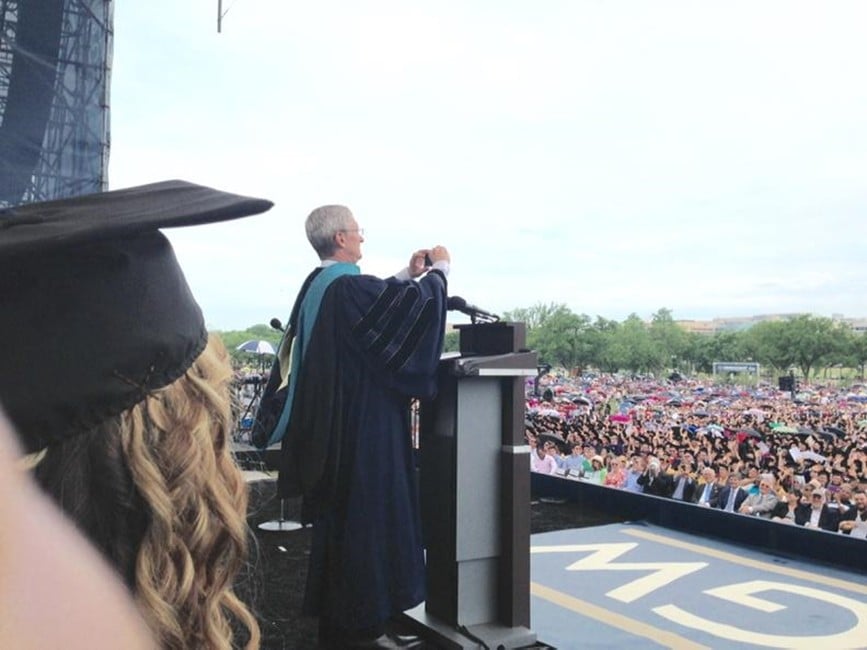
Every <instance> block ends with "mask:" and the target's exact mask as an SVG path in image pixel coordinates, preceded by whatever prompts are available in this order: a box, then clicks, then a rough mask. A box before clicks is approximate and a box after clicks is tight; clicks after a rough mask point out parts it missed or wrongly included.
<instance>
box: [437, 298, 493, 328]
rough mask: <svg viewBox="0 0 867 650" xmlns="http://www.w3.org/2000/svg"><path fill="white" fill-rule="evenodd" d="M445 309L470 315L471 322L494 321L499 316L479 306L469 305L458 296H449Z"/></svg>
mask: <svg viewBox="0 0 867 650" xmlns="http://www.w3.org/2000/svg"><path fill="white" fill-rule="evenodd" d="M446 309H448V310H449V311H459V312H461V313H462V314H466V315H467V316H469V317H470V320H471V321H472V322H473V323H476V322H482V323H496V322H497V321H498V320H500V317H499V316H497V315H496V314H492V313H491V312H489V311H485V310H484V309H481V308H480V307H476V306H475V305H471V304H469V303H468V302H467V301H466V300H464V299H463V298H461V297H460V296H449V299H448V303H447V305H446Z"/></svg>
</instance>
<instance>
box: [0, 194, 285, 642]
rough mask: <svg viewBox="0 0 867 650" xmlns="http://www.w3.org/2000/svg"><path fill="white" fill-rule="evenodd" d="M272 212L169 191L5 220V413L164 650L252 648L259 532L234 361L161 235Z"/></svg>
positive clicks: (90, 199) (49, 490)
mask: <svg viewBox="0 0 867 650" xmlns="http://www.w3.org/2000/svg"><path fill="white" fill-rule="evenodd" d="M270 206H271V204H270V202H267V201H261V200H258V199H250V198H248V197H239V196H235V195H231V194H226V193H223V192H218V191H216V190H211V189H209V188H204V187H201V186H197V185H192V184H189V183H183V182H181V181H170V182H165V183H156V184H153V185H149V186H143V187H138V188H130V189H127V190H119V191H115V192H106V193H101V194H95V195H91V196H83V197H77V198H74V199H68V200H63V201H60V202H58V201H54V202H50V203H49V204H40V203H34V204H29V205H26V206H22V207H19V208H15V210H14V211H13V212H12V213H11V214H10V215H6V216H5V221H4V237H3V239H2V241H0V294H2V295H3V296H4V305H3V309H2V310H0V336H3V337H4V338H7V337H10V336H12V337H14V338H15V339H16V340H18V341H19V343H20V350H22V351H25V352H20V353H19V352H10V353H8V354H5V355H4V372H3V373H2V374H0V403H2V404H3V407H4V408H5V409H6V410H7V412H8V414H9V417H10V419H11V420H12V422H13V424H14V425H15V428H16V430H17V432H18V434H19V437H20V439H21V442H22V446H23V447H24V449H25V451H26V452H29V453H31V454H32V456H31V457H30V464H31V466H33V475H34V477H35V479H36V481H37V482H38V484H39V485H40V486H41V488H42V490H43V491H44V492H45V493H46V494H47V495H49V496H50V497H51V498H52V499H53V500H54V502H55V503H56V504H57V505H58V506H59V507H60V508H61V509H62V510H63V511H64V512H65V513H66V514H67V515H68V516H69V518H70V520H71V521H73V522H74V523H75V525H76V526H77V528H78V529H79V530H80V531H81V532H82V533H83V534H84V535H85V537H87V539H88V540H89V541H90V542H91V543H92V544H93V546H94V547H95V548H96V549H97V550H98V551H99V552H100V553H101V554H102V556H103V557H104V558H105V559H106V560H107V561H108V562H109V564H110V565H111V566H112V567H113V568H114V569H115V571H116V573H117V575H118V576H119V577H120V578H121V580H123V582H124V583H125V584H126V586H127V588H128V589H129V590H130V591H131V592H132V593H133V594H134V596H135V599H136V602H137V604H138V608H139V611H140V612H141V615H142V617H143V618H144V620H145V621H146V623H147V625H148V627H149V628H150V632H151V634H152V636H153V637H154V639H155V640H156V642H157V643H158V645H159V646H160V647H163V648H191V649H192V648H209V649H215V650H219V649H223V648H225V649H228V648H232V647H238V646H239V645H240V646H244V647H246V648H250V649H252V648H257V647H258V646H259V638H260V633H259V627H258V624H257V622H256V619H255V618H254V617H253V615H252V614H251V612H250V610H249V609H248V608H247V606H246V605H245V604H244V603H243V602H241V600H240V599H239V598H238V597H237V595H236V594H235V592H234V582H235V579H236V577H237V576H238V575H239V572H240V571H241V570H242V568H243V567H244V565H245V561H246V557H247V552H248V539H249V530H248V528H247V526H246V508H247V488H246V484H245V482H244V480H243V477H242V475H241V472H240V470H239V468H238V466H237V465H236V464H235V462H234V459H233V458H232V456H231V453H230V449H229V442H230V439H231V435H232V431H233V428H234V422H233V420H232V415H231V386H230V384H231V381H232V368H231V364H230V363H229V357H228V353H227V352H226V350H225V348H224V347H223V344H222V343H221V342H220V340H219V339H218V338H217V337H215V336H210V335H209V334H208V332H207V329H206V328H205V321H204V318H203V316H202V312H201V310H200V308H199V306H198V304H197V303H196V301H195V299H194V298H193V296H192V294H191V292H190V289H189V287H188V286H187V283H186V280H185V278H184V275H183V272H182V271H181V268H180V266H179V264H178V263H177V260H176V259H175V256H174V252H173V250H172V247H171V245H170V243H169V241H168V239H167V238H166V237H165V236H164V235H163V234H162V233H160V232H159V230H158V228H161V227H170V226H181V225H193V224H198V223H207V222H209V221H218V220H225V219H229V218H236V217H242V216H246V215H250V214H255V213H257V212H262V211H264V210H267V209H268V208H269V207H270ZM73 270H74V272H72V271H73ZM37 314H38V315H39V317H38V318H36V317H35V316H36V315H37ZM57 323H62V324H63V335H62V336H58V335H57V330H56V324H57ZM22 339H23V340H22ZM46 378H50V381H46Z"/></svg>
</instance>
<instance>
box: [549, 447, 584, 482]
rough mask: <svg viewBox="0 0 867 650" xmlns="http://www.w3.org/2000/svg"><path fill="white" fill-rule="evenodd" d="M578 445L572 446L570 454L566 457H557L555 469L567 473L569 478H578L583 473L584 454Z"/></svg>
mask: <svg viewBox="0 0 867 650" xmlns="http://www.w3.org/2000/svg"><path fill="white" fill-rule="evenodd" d="M581 451H582V446H581V444H580V443H578V444H574V445H572V453H571V454H569V455H568V456H559V455H558V456H557V458H556V459H555V460H556V462H557V469H559V470H560V471H562V472H568V473H569V476H580V475H581V474H582V473H583V472H584V460H585V458H584V454H582V453H581Z"/></svg>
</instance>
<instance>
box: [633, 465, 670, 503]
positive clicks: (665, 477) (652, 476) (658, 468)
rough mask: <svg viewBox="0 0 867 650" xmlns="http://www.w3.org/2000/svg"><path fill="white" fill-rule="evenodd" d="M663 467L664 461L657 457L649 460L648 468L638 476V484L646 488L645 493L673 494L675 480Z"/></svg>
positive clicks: (660, 495)
mask: <svg viewBox="0 0 867 650" xmlns="http://www.w3.org/2000/svg"><path fill="white" fill-rule="evenodd" d="M663 467H664V465H663V463H662V462H661V461H660V460H659V459H658V458H656V457H654V458H651V459H650V460H649V461H648V463H647V469H646V470H645V471H644V473H643V474H642V475H641V476H640V477H639V478H638V484H639V485H640V486H642V487H643V488H644V494H652V495H654V496H657V497H669V496H671V492H672V490H674V482H673V481H672V478H671V476H669V474H668V473H667V472H666V471H665V470H664V469H663Z"/></svg>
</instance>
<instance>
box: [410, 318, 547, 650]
mask: <svg viewBox="0 0 867 650" xmlns="http://www.w3.org/2000/svg"><path fill="white" fill-rule="evenodd" d="M458 328H459V329H460V340H461V353H460V356H457V357H451V358H447V357H444V358H443V360H442V361H441V362H440V367H439V391H438V394H437V397H436V398H435V399H434V400H432V401H430V402H423V403H422V405H421V409H420V427H419V447H420V461H421V473H420V497H421V511H422V527H423V530H424V537H425V544H426V566H427V600H426V602H425V603H423V604H422V605H419V606H418V607H416V608H415V609H413V610H410V611H409V612H407V617H408V618H409V621H410V622H411V623H413V624H414V626H415V627H417V628H419V631H420V633H421V634H422V635H423V636H425V637H427V638H429V639H431V640H433V641H434V642H435V643H436V644H437V645H438V646H439V647H442V648H449V649H452V648H480V647H487V648H504V649H505V648H520V647H525V646H528V645H533V644H534V643H535V642H536V635H535V634H534V633H533V632H532V631H531V630H530V458H529V455H530V449H529V446H527V445H526V443H525V441H524V404H525V397H524V394H525V393H524V384H525V381H526V379H527V378H528V377H535V376H536V373H537V367H536V366H537V356H536V353H535V352H530V351H527V350H526V349H524V345H525V343H524V341H525V326H524V324H523V323H501V322H496V323H483V324H473V325H464V326H458Z"/></svg>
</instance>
